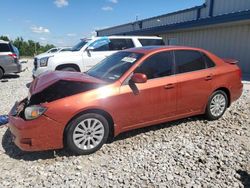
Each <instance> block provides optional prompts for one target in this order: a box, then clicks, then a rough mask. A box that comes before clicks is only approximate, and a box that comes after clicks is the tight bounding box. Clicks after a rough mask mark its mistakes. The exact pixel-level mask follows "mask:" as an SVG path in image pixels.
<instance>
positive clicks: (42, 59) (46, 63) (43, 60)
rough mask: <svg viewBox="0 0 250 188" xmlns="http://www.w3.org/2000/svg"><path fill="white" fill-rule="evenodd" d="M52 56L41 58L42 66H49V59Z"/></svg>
mask: <svg viewBox="0 0 250 188" xmlns="http://www.w3.org/2000/svg"><path fill="white" fill-rule="evenodd" d="M49 58H50V57H43V58H41V59H40V67H47V65H48V60H49Z"/></svg>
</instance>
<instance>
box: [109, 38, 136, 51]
mask: <svg viewBox="0 0 250 188" xmlns="http://www.w3.org/2000/svg"><path fill="white" fill-rule="evenodd" d="M110 41H111V43H110V50H114V51H118V50H125V49H128V48H133V47H135V45H134V43H133V41H132V39H110Z"/></svg>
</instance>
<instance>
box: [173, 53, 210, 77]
mask: <svg viewBox="0 0 250 188" xmlns="http://www.w3.org/2000/svg"><path fill="white" fill-rule="evenodd" d="M175 66H176V73H177V74H178V73H185V72H192V71H197V70H202V69H205V68H206V64H205V62H204V58H203V56H202V54H201V53H200V52H197V51H191V50H178V51H175Z"/></svg>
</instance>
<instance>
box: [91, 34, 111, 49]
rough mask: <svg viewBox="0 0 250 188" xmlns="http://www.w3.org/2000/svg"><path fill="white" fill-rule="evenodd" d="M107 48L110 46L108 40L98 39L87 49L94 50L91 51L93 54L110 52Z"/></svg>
mask: <svg viewBox="0 0 250 188" xmlns="http://www.w3.org/2000/svg"><path fill="white" fill-rule="evenodd" d="M109 46H110V40H109V39H108V38H106V37H105V38H101V39H98V40H96V41H95V42H93V43H91V44H90V45H89V47H93V48H94V49H93V51H95V52H100V51H109V50H110V47H109Z"/></svg>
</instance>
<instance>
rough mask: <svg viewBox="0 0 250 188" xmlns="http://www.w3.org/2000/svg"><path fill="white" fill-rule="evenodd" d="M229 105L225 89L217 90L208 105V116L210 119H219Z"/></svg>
mask: <svg viewBox="0 0 250 188" xmlns="http://www.w3.org/2000/svg"><path fill="white" fill-rule="evenodd" d="M227 106H228V97H227V94H226V93H225V92H224V91H221V90H218V91H215V92H214V93H213V94H212V95H211V96H210V98H209V101H208V104H207V107H206V114H205V115H206V117H207V119H209V120H217V119H219V118H220V117H221V116H223V114H224V113H225V111H226V109H227Z"/></svg>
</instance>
